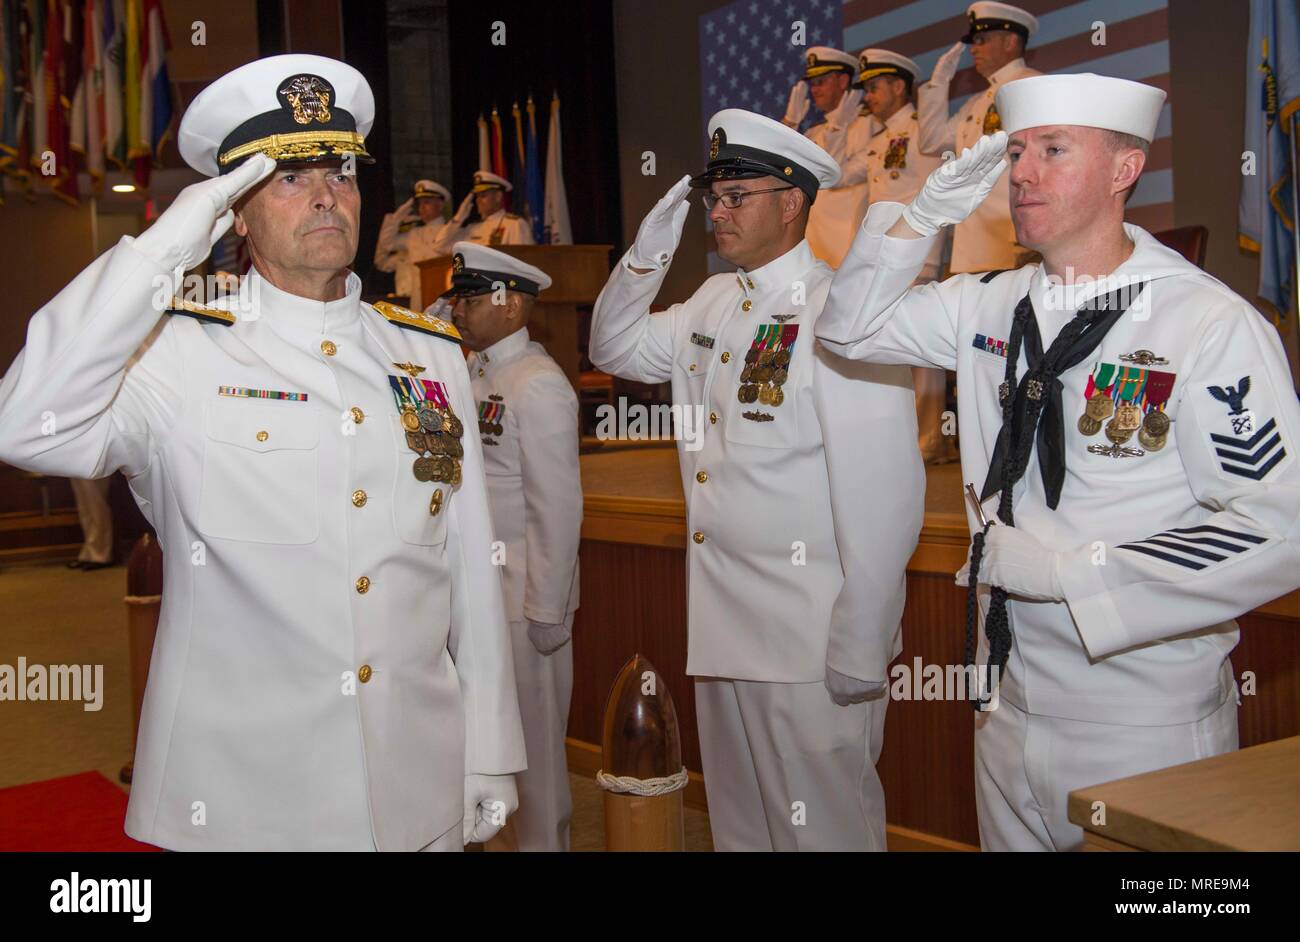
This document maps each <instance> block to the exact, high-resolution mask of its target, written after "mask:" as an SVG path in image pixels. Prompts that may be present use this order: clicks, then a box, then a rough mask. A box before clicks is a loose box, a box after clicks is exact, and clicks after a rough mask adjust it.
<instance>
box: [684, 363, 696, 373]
mask: <svg viewBox="0 0 1300 942" xmlns="http://www.w3.org/2000/svg"><path fill="white" fill-rule="evenodd" d="M686 369H687V371H688V372H691V373H694V372H695V364H694V363H692V364H691V365H690V366H688V367H686Z"/></svg>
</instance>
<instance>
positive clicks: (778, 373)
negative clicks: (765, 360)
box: [772, 367, 790, 386]
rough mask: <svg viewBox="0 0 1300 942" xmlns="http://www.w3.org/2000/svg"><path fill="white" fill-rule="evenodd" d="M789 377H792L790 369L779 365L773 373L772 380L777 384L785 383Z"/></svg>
mask: <svg viewBox="0 0 1300 942" xmlns="http://www.w3.org/2000/svg"><path fill="white" fill-rule="evenodd" d="M789 378H790V371H789V370H787V369H785V368H784V367H777V368H776V370H775V371H773V373H772V382H773V384H775V385H777V386H780V385H782V384H784V383H785V381H786V380H787V379H789Z"/></svg>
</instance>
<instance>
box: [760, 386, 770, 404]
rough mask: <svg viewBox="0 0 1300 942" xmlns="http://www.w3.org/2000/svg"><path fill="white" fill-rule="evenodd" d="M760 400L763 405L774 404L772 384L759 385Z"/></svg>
mask: <svg viewBox="0 0 1300 942" xmlns="http://www.w3.org/2000/svg"><path fill="white" fill-rule="evenodd" d="M758 401H759V402H761V403H762V404H763V405H765V406H770V405H771V404H772V387H771V386H760V387H758Z"/></svg>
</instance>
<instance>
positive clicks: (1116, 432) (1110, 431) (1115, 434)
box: [1106, 417, 1133, 445]
mask: <svg viewBox="0 0 1300 942" xmlns="http://www.w3.org/2000/svg"><path fill="white" fill-rule="evenodd" d="M1117 423H1118V417H1117V418H1114V419H1111V420H1110V421H1109V422H1107V423H1106V437H1107V438H1109V439H1110V440H1111V441H1112V442H1114V443H1115V444H1116V445H1122V444H1124V443H1125V442H1126V441H1128V440H1129V439H1130V438H1132V437H1133V429H1131V428H1121V427H1120V426H1119V425H1118V424H1117Z"/></svg>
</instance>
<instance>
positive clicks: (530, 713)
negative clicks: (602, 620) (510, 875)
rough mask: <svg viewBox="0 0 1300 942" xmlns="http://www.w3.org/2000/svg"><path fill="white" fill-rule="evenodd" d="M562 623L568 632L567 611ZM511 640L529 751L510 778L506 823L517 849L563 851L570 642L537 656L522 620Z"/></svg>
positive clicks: (568, 802) (567, 812)
mask: <svg viewBox="0 0 1300 942" xmlns="http://www.w3.org/2000/svg"><path fill="white" fill-rule="evenodd" d="M565 623H566V624H567V625H568V626H569V630H570V631H572V630H573V614H572V613H570V614H569V617H568V618H566V619H565ZM510 638H511V646H512V649H513V650H514V655H515V687H516V689H517V690H518V692H519V713H520V716H521V718H522V719H523V722H524V748H525V749H526V750H527V753H528V768H527V769H526V770H525V771H523V772H520V773H518V774H516V775H515V785H516V787H517V788H518V789H519V810H518V811H516V812H515V813H514V814H513V815H511V816H510V821H511V824H512V825H513V828H514V832H515V838H516V840H517V842H518V846H519V849H520V850H521V851H565V850H568V849H569V819H570V818H572V817H573V797H572V796H571V795H570V794H569V766H568V761H567V759H566V757H565V752H564V733H565V730H566V729H567V728H568V724H569V699H570V697H571V696H572V695H573V642H572V641H570V642H569V643H568V644H566V645H565V646H564V647H562V648H560V649H559V650H558V651H553V652H551V653H550V654H539V653H538V652H537V649H536V648H535V647H533V643H532V642H531V641H529V640H528V623H527V622H511V624H510Z"/></svg>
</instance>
